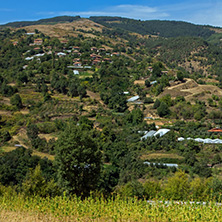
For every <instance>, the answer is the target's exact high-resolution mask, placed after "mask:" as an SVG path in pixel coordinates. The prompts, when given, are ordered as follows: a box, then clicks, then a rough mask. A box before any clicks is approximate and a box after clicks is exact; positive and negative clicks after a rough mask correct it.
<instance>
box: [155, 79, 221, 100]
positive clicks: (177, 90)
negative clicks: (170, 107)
mask: <svg viewBox="0 0 222 222" xmlns="http://www.w3.org/2000/svg"><path fill="white" fill-rule="evenodd" d="M166 94H170V95H171V97H172V98H175V97H177V96H184V97H185V99H186V100H187V101H191V102H192V101H195V100H196V99H198V100H201V101H205V102H207V99H208V98H212V95H213V94H214V95H217V96H219V97H221V96H222V90H221V89H220V88H219V87H217V86H214V85H199V84H197V83H196V82H195V81H194V80H192V79H186V82H185V83H180V84H177V85H174V86H170V87H168V88H166V89H165V90H164V92H163V93H161V94H160V95H159V97H162V96H164V95H166Z"/></svg>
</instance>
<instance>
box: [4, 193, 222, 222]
mask: <svg viewBox="0 0 222 222" xmlns="http://www.w3.org/2000/svg"><path fill="white" fill-rule="evenodd" d="M0 202H1V204H0V220H3V219H4V220H5V221H6V220H7V221H16V220H17V221H28V220H32V221H50V222H51V221H67V222H68V221H214V222H216V221H221V218H222V211H221V206H218V205H217V204H216V203H214V202H208V203H206V205H203V204H200V203H190V202H187V203H183V202H170V203H169V202H165V201H161V202H158V201H154V203H152V204H151V203H148V202H147V201H146V200H138V199H137V198H128V199H122V198H119V196H115V198H113V197H112V198H108V199H104V198H103V197H92V196H90V197H88V198H86V199H84V200H81V198H78V197H76V196H73V197H72V198H68V197H66V196H60V197H54V198H41V197H39V196H33V197H24V196H22V195H18V196H17V195H15V196H14V195H12V193H10V192H6V193H4V195H2V196H1V197H0ZM15 218H16V219H15Z"/></svg>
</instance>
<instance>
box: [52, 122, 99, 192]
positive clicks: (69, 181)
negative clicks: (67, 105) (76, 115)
mask: <svg viewBox="0 0 222 222" xmlns="http://www.w3.org/2000/svg"><path fill="white" fill-rule="evenodd" d="M101 158H102V155H101V152H100V151H99V150H98V147H97V145H96V143H95V141H94V140H93V139H92V138H91V137H90V136H89V135H88V133H86V131H82V130H81V129H80V128H79V127H77V126H76V125H75V124H70V125H68V126H67V127H66V129H65V131H64V132H63V133H62V134H61V135H60V137H59V139H58V140H57V144H56V156H55V161H56V166H57V169H58V171H57V172H58V173H57V176H58V185H59V186H60V187H61V189H62V190H64V191H66V192H67V193H69V194H76V195H78V196H87V195H89V194H90V191H91V190H94V189H95V188H96V186H97V183H98V180H99V176H100V169H101Z"/></svg>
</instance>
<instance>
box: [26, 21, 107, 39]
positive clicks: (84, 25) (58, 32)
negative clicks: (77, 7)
mask: <svg viewBox="0 0 222 222" xmlns="http://www.w3.org/2000/svg"><path fill="white" fill-rule="evenodd" d="M23 28H24V29H25V30H26V31H27V32H34V31H35V29H38V30H39V31H40V32H42V33H44V34H45V35H48V36H50V37H56V38H60V39H63V37H64V36H68V35H69V36H74V37H76V36H77V35H78V34H80V33H81V34H83V35H84V36H86V37H92V38H94V37H96V36H95V35H93V34H91V33H84V32H81V31H78V29H82V30H84V31H92V29H94V30H95V31H99V32H102V29H103V26H102V25H100V24H97V23H95V22H93V21H90V20H89V19H84V18H82V19H80V20H77V21H73V22H71V23H70V22H67V23H57V24H55V25H33V26H27V27H23ZM73 28H75V31H74V30H73Z"/></svg>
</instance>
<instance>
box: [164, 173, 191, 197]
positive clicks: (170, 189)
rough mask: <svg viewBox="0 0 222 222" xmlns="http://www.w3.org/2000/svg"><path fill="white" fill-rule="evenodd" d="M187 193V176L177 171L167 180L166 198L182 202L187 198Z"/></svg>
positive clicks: (188, 189)
mask: <svg viewBox="0 0 222 222" xmlns="http://www.w3.org/2000/svg"><path fill="white" fill-rule="evenodd" d="M189 191H190V184H189V180H188V175H187V174H186V173H185V172H183V171H178V172H176V173H175V174H174V176H173V177H171V178H169V180H168V183H167V185H166V188H165V193H166V197H167V198H172V199H173V200H184V199H185V198H187V197H188V194H189Z"/></svg>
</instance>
